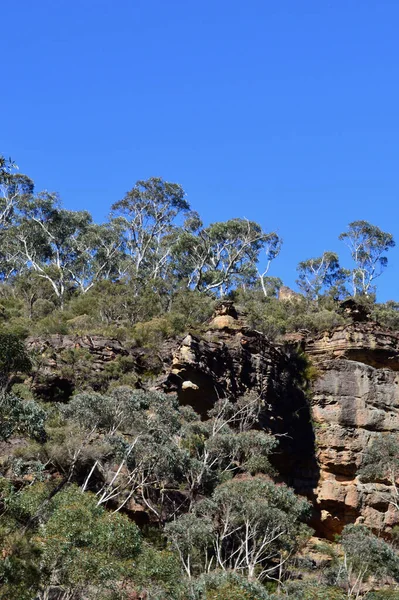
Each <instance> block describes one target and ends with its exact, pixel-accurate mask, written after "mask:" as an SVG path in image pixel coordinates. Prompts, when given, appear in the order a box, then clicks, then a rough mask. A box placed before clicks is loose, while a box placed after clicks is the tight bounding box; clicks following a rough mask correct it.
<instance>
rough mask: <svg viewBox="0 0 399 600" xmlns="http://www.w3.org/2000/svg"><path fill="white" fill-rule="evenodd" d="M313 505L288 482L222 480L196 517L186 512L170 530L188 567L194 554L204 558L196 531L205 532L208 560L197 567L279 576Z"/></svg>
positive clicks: (249, 575) (197, 508) (198, 508)
mask: <svg viewBox="0 0 399 600" xmlns="http://www.w3.org/2000/svg"><path fill="white" fill-rule="evenodd" d="M308 510H309V505H308V503H307V502H306V501H304V500H301V499H300V498H298V496H296V495H295V494H294V492H293V491H292V490H290V489H289V488H287V487H286V486H284V485H275V484H274V483H272V482H270V481H266V480H265V479H264V478H261V477H254V478H248V479H233V480H232V481H228V482H226V483H223V484H221V485H219V486H218V487H217V488H216V489H215V491H214V493H213V495H212V499H211V500H210V501H209V500H204V501H203V502H200V503H198V504H197V505H196V506H195V509H194V514H195V516H193V515H191V516H189V515H184V516H183V517H180V518H179V519H177V521H176V522H174V523H171V524H168V525H167V526H166V528H165V530H166V533H167V535H168V537H169V540H170V542H171V543H172V545H173V546H174V547H175V548H176V550H177V551H178V552H179V555H180V556H181V559H182V563H183V566H184V567H185V569H186V571H187V572H188V569H187V565H190V564H192V560H193V558H194V556H195V557H196V560H197V561H198V560H199V557H198V554H197V548H198V544H197V540H196V539H194V536H193V533H191V532H201V536H202V537H201V540H202V542H201V543H202V546H203V551H202V553H200V556H201V558H202V562H201V566H200V567H198V566H197V568H199V569H200V570H201V569H202V572H206V571H209V570H210V569H211V568H213V567H215V568H218V569H221V570H223V571H232V572H237V573H242V574H245V575H246V577H247V578H248V580H250V581H251V580H255V579H258V580H259V581H262V580H264V579H265V578H270V579H279V578H280V577H281V572H282V568H283V565H284V563H285V562H286V561H287V560H288V559H289V557H290V556H291V554H292V552H293V551H294V549H295V548H296V543H297V540H298V537H299V536H300V535H301V533H303V527H302V526H301V523H300V521H301V520H302V519H304V518H305V517H306V516H307V514H308ZM206 540H209V541H208V544H209V546H208V548H207V549H205V543H206ZM209 542H211V543H209Z"/></svg>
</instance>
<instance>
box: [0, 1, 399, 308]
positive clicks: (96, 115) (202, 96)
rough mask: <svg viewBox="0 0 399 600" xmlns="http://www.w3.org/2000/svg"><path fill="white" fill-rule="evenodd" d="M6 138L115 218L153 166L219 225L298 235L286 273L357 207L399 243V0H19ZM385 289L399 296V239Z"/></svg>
mask: <svg viewBox="0 0 399 600" xmlns="http://www.w3.org/2000/svg"><path fill="white" fill-rule="evenodd" d="M0 18H1V22H2V27H1V36H0V49H1V56H2V67H1V71H2V83H3V85H2V92H1V95H0V107H1V126H0V152H2V153H4V154H6V155H10V156H12V157H13V158H14V160H16V162H17V163H18V165H19V166H20V170H21V171H22V172H25V173H27V174H28V175H30V176H32V178H33V179H34V180H35V182H36V185H37V188H46V189H48V190H51V191H58V192H59V193H60V194H61V197H62V199H63V203H64V205H65V206H66V207H67V208H71V209H79V208H85V209H88V210H90V211H91V212H92V213H93V215H94V217H95V219H96V220H102V219H104V218H105V217H106V216H107V214H108V210H109V206H110V204H111V203H112V202H114V201H116V200H118V199H120V198H121V197H122V196H123V195H124V193H125V192H126V191H127V190H128V189H130V188H131V187H132V186H133V184H134V183H135V181H136V180H137V179H145V178H147V177H150V176H153V175H155V176H161V177H164V178H165V179H167V180H169V181H176V182H179V183H181V184H182V185H183V187H184V189H185V190H186V192H187V195H188V199H189V201H190V203H191V205H192V207H193V208H194V209H196V210H198V211H199V212H200V214H201V215H202V217H203V218H204V221H205V222H206V223H209V222H212V221H217V220H225V219H228V218H231V217H236V216H240V217H247V218H249V219H253V220H256V221H258V222H259V223H261V224H262V226H263V227H264V228H265V230H267V231H272V230H275V231H277V232H278V233H279V234H280V235H281V236H282V237H283V239H284V246H283V250H282V252H281V255H280V257H279V258H278V259H277V260H276V261H275V263H274V264H273V267H272V270H271V273H270V274H271V275H276V276H280V277H282V278H283V279H284V281H285V283H286V284H288V285H293V284H294V281H295V277H296V274H295V268H296V265H297V263H298V262H299V261H300V260H303V259H306V258H309V257H312V256H318V255H320V254H321V253H322V252H323V251H324V250H335V251H339V253H340V255H341V256H342V262H343V263H346V262H347V255H346V250H345V247H344V246H343V245H342V243H341V242H338V240H337V237H338V234H339V233H340V232H341V231H343V230H344V229H345V228H346V225H347V224H348V223H349V222H350V221H352V220H355V219H366V220H369V221H371V222H372V223H374V224H376V225H378V226H379V227H381V228H382V229H384V230H387V231H390V232H391V233H393V234H394V236H395V237H396V239H397V242H398V246H399V219H398V216H399V203H398V196H399V180H398V166H399V165H398V159H399V155H398V140H399V116H398V115H399V108H398V107H399V77H398V75H399V74H398V65H399V60H398V59H399V41H398V39H399V38H398V35H397V31H398V24H399V2H397V0H273V1H272V0H247V1H246V2H244V1H243V0H240V1H238V0H229V1H227V0H202V1H201V2H199V1H196V0H115V2H111V1H110V0H108V1H104V0H79V2H78V1H77V0H75V1H73V0H72V1H71V0H69V1H68V0H57V1H56V2H54V0H39V1H38V2H32V0H18V2H9V3H2V6H1V8H0ZM389 262H390V265H389V267H388V270H387V271H386V273H385V274H384V275H383V276H382V277H381V279H380V280H379V284H378V288H379V299H380V300H387V299H391V298H396V299H399V289H398V277H397V274H398V268H399V248H396V249H394V250H391V251H390V253H389Z"/></svg>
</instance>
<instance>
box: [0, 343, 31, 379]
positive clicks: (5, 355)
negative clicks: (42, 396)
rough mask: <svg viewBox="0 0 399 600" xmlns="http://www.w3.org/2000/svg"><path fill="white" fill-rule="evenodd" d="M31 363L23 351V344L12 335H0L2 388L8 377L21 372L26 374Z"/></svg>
mask: <svg viewBox="0 0 399 600" xmlns="http://www.w3.org/2000/svg"><path fill="white" fill-rule="evenodd" d="M31 366H32V364H31V361H30V358H29V356H28V355H27V352H26V350H25V346H24V343H23V342H22V341H21V339H20V338H19V337H18V336H17V335H15V334H13V333H4V332H2V333H0V373H1V377H0V382H1V384H2V386H3V387H4V386H5V385H6V384H7V382H8V380H9V377H10V375H12V374H14V373H17V372H22V373H28V372H29V371H30V369H31Z"/></svg>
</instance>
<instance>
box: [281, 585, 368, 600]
mask: <svg viewBox="0 0 399 600" xmlns="http://www.w3.org/2000/svg"><path fill="white" fill-rule="evenodd" d="M278 597H279V596H276V600H277V599H278ZM280 597H281V596H280ZM283 598H287V599H289V600H346V599H347V594H345V592H344V591H343V590H342V589H340V588H338V587H333V586H327V585H323V584H320V583H313V582H293V583H290V584H288V585H287V593H286V594H285V595H283ZM367 598H369V596H367ZM273 600H274V598H273Z"/></svg>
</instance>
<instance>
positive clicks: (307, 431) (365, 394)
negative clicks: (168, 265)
mask: <svg viewBox="0 0 399 600" xmlns="http://www.w3.org/2000/svg"><path fill="white" fill-rule="evenodd" d="M344 309H345V310H346V311H347V312H348V311H351V315H352V317H353V322H352V323H350V324H347V325H344V326H339V327H336V328H335V329H333V330H331V331H328V332H325V333H323V334H321V335H319V336H314V337H310V336H309V334H308V332H300V333H298V334H295V335H291V336H287V340H286V341H287V342H288V343H289V344H288V345H289V347H288V350H287V348H286V347H284V348H283V347H278V346H276V345H275V344H273V343H272V342H270V341H269V340H268V339H267V338H266V337H265V336H264V335H262V334H261V333H260V332H257V331H254V330H253V329H250V328H248V327H247V326H246V323H245V319H243V318H242V316H240V315H239V314H237V312H236V310H235V308H234V306H233V305H232V303H230V302H223V303H220V305H219V306H218V307H217V311H216V314H215V316H214V318H213V319H212V320H211V321H209V322H208V323H207V324H206V326H205V327H204V331H203V333H202V334H201V335H194V334H191V333H190V334H187V335H185V336H184V337H183V338H181V339H173V340H169V341H166V342H165V343H164V344H163V345H162V346H161V347H160V348H158V349H157V350H156V351H154V350H148V349H143V348H136V347H134V345H130V346H128V345H126V344H123V343H121V342H119V341H117V340H112V339H108V338H104V337H101V336H83V337H79V336H58V335H57V336H48V337H47V338H46V339H42V338H41V339H38V338H30V339H28V341H27V344H28V349H29V350H32V351H34V352H35V353H36V356H37V357H38V358H37V360H36V363H37V364H39V366H38V369H37V374H36V376H35V381H34V387H35V390H36V392H37V393H39V394H40V393H41V392H42V393H43V395H46V397H47V399H50V400H51V399H55V400H61V401H65V400H67V399H68V397H69V396H70V395H71V393H72V392H73V389H74V385H75V383H74V379H73V377H72V376H71V373H70V372H69V374H68V368H69V371H71V364H68V360H69V359H68V357H69V356H70V355H71V356H74V353H77V360H76V364H74V365H72V366H73V369H76V370H77V373H78V375H79V376H80V377H81V379H82V377H83V378H85V377H86V374H85V371H84V368H87V373H90V376H91V377H92V380H93V381H94V383H93V387H94V389H96V385H99V382H101V381H103V380H104V375H105V374H106V373H108V371H109V369H110V367H111V369H112V368H114V366H115V365H117V364H118V361H119V362H120V361H121V360H124V361H125V362H126V361H127V362H126V365H127V368H128V370H130V372H131V374H132V375H134V376H135V377H136V379H135V385H137V386H141V387H152V388H155V389H159V390H163V391H164V392H166V393H176V394H177V395H178V397H179V400H180V402H181V403H182V404H188V405H191V406H193V407H194V409H195V410H196V411H197V412H198V413H199V414H200V415H201V416H202V417H204V418H205V417H206V415H207V412H208V411H209V409H210V408H211V407H212V406H213V405H214V403H215V402H216V401H217V400H218V399H219V398H223V397H228V398H231V399H233V400H234V399H236V398H238V397H239V396H241V395H243V394H246V393H248V392H255V393H257V394H259V395H260V396H261V397H262V398H263V399H264V401H265V408H264V411H263V413H262V425H263V426H264V427H265V428H267V429H268V430H270V431H271V432H273V433H274V434H276V435H278V436H279V440H280V446H279V452H278V454H277V455H276V456H275V457H274V461H275V464H276V466H277V467H278V470H279V472H280V473H281V475H282V478H283V479H284V480H285V481H286V482H287V483H288V484H289V485H291V486H293V487H294V488H295V489H296V491H297V492H299V493H302V494H305V495H307V496H308V497H309V498H311V499H312V501H313V503H314V507H315V514H314V518H313V522H312V525H313V526H314V527H315V529H316V532H317V534H321V535H324V536H326V537H328V538H330V539H332V537H333V536H334V534H335V533H339V532H340V531H341V530H342V528H343V526H344V525H345V524H346V523H352V522H364V523H366V524H367V525H369V526H371V527H373V528H374V529H379V530H384V531H385V532H388V533H389V531H390V530H391V529H392V527H393V526H394V525H396V524H397V523H399V519H398V514H397V511H395V510H394V509H393V508H392V506H391V505H390V504H389V499H388V496H389V493H390V491H391V490H390V487H389V485H388V483H387V482H383V481H381V482H378V483H375V482H374V483H373V482H365V481H361V479H360V478H359V467H360V465H361V462H362V458H363V454H364V450H365V448H367V446H368V445H369V444H371V443H372V440H373V439H374V438H375V437H376V436H378V435H381V434H386V433H388V432H394V433H399V334H396V333H394V332H389V331H385V330H383V329H382V328H381V327H379V326H378V325H377V324H376V323H372V322H370V321H367V315H366V314H365V313H364V311H363V312H362V311H359V310H357V308H356V307H355V309H356V310H354V308H353V307H352V306H346V307H344ZM298 346H300V347H302V349H304V350H305V351H306V353H307V354H308V356H310V357H311V359H312V361H313V363H314V365H315V367H316V374H317V376H316V377H315V380H314V382H313V387H312V390H311V393H310V394H309V393H308V397H310V398H311V402H310V404H311V406H310V405H309V400H308V398H307V397H306V395H305V394H304V392H303V391H302V389H301V386H300V385H298V382H300V380H301V373H300V372H299V371H300V365H299V364H298V360H297V355H296V353H295V351H290V350H289V348H297V347H298ZM82 353H83V354H82ZM82 357H83V358H82ZM85 361H86V362H85ZM129 361H130V362H129ZM85 365H86V367H85ZM65 366H67V367H68V368H67V369H66V368H65ZM73 369H72V370H73ZM148 373H149V374H150V376H147V375H146V374H148ZM99 389H100V388H99Z"/></svg>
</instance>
